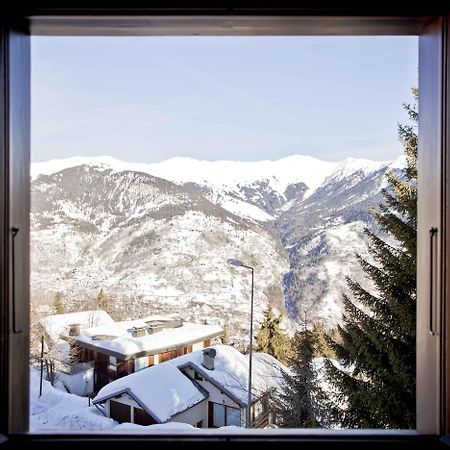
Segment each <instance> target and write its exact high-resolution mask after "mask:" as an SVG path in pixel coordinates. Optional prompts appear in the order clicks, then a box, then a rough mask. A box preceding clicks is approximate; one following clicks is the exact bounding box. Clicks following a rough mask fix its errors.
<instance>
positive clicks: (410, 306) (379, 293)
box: [326, 90, 418, 428]
mask: <svg viewBox="0 0 450 450" xmlns="http://www.w3.org/2000/svg"><path fill="white" fill-rule="evenodd" d="M413 93H414V97H415V100H416V102H415V104H414V105H412V106H411V105H409V104H407V105H404V107H405V109H406V111H407V112H408V114H409V117H410V119H411V120H412V121H413V125H399V126H398V134H399V139H400V141H401V143H402V145H403V147H404V152H405V155H406V168H405V169H404V170H403V173H402V175H401V176H399V175H397V174H395V173H392V172H391V173H389V174H388V175H387V178H388V182H389V187H388V189H385V190H384V191H383V195H384V198H385V202H386V203H385V204H384V205H380V206H379V208H378V209H377V210H374V211H372V213H373V215H374V217H375V219H376V221H377V223H378V225H379V226H380V228H381V230H382V231H383V232H384V233H385V239H383V238H382V237H379V236H377V235H376V234H375V233H373V232H371V231H369V230H366V235H367V236H368V241H369V246H368V248H369V252H370V254H371V255H372V257H373V260H374V262H373V263H371V262H369V261H367V260H364V259H363V258H361V257H360V256H357V258H358V260H359V262H360V264H361V266H362V268H363V270H364V272H365V274H366V275H367V277H368V278H369V279H370V280H371V281H372V282H373V284H374V285H375V287H376V291H375V292H369V291H367V290H366V289H364V288H363V287H362V286H361V284H360V283H358V282H356V281H354V280H351V279H348V280H347V281H348V285H349V288H350V291H351V293H352V296H353V297H354V299H355V300H356V302H355V301H353V300H352V299H351V298H350V297H349V296H346V295H344V306H345V315H344V322H343V326H342V327H339V328H338V330H339V337H340V339H339V341H338V340H334V341H333V342H332V345H333V347H334V349H335V352H336V355H337V358H338V360H339V361H340V362H341V363H343V364H344V366H346V367H347V370H346V371H344V370H340V369H338V368H336V367H335V366H333V364H331V362H330V361H328V363H327V365H326V367H327V375H328V377H329V380H330V383H331V385H332V386H333V387H334V388H335V390H336V399H337V401H338V402H340V406H336V407H335V408H334V415H335V418H336V419H337V420H338V422H339V423H340V424H341V425H342V426H346V427H360V428H415V420H416V412H415V401H416V398H415V390H416V378H415V372H416V364H415V362H416V228H417V219H416V203H417V134H416V131H415V129H416V126H415V124H417V122H418V114H417V110H416V104H417V90H415V91H414V92H413ZM387 238H390V242H392V241H395V242H396V244H394V243H392V244H389V243H388V242H387ZM361 305H362V306H364V307H365V309H364V310H363V309H362V307H361Z"/></svg>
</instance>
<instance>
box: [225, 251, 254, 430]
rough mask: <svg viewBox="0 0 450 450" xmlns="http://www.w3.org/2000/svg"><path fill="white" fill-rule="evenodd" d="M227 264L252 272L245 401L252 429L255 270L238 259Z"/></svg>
mask: <svg viewBox="0 0 450 450" xmlns="http://www.w3.org/2000/svg"><path fill="white" fill-rule="evenodd" d="M227 263H228V264H231V265H232V266H237V267H245V268H246V269H250V270H251V271H252V290H251V301H250V346H249V353H248V400H247V428H251V427H252V420H251V418H252V414H251V410H252V407H251V405H252V353H253V287H254V273H255V269H254V268H253V267H251V266H247V265H246V264H244V263H243V262H242V261H240V260H239V259H228V260H227Z"/></svg>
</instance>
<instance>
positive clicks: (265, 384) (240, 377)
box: [94, 345, 287, 422]
mask: <svg viewBox="0 0 450 450" xmlns="http://www.w3.org/2000/svg"><path fill="white" fill-rule="evenodd" d="M212 348H214V349H215V350H216V357H215V364H214V366H215V368H214V370H208V369H206V368H205V367H203V365H202V361H203V351H202V350H199V351H196V352H193V353H189V354H187V355H184V356H180V357H178V358H175V359H172V360H170V361H166V362H164V363H161V364H158V365H156V366H152V367H148V368H147V369H143V370H141V371H139V372H136V373H134V374H131V375H127V376H125V377H123V378H120V379H119V380H116V381H113V382H112V383H110V384H108V385H106V386H105V387H104V388H102V389H101V390H100V392H99V393H98V395H97V397H95V399H94V404H97V403H101V402H104V401H106V400H107V399H108V398H111V397H114V396H116V395H119V394H120V393H124V392H127V393H128V394H129V395H131V396H132V397H133V398H135V400H136V401H137V402H138V403H140V404H141V406H142V407H143V408H145V409H146V410H147V411H148V412H149V413H150V414H151V415H152V416H153V417H154V418H155V419H157V420H159V421H160V422H164V421H166V420H168V419H169V418H170V417H171V416H173V415H174V414H177V413H178V412H181V411H184V410H185V409H187V408H189V407H190V406H193V405H194V404H196V403H198V402H199V401H201V400H202V399H204V398H206V397H205V395H204V394H203V393H202V392H201V391H200V390H199V389H198V388H197V387H196V386H195V384H194V383H193V382H192V381H191V380H190V379H189V378H187V377H186V376H185V375H183V374H182V372H181V369H183V368H186V367H192V368H193V369H195V370H197V372H199V373H201V374H202V376H203V377H204V378H205V379H207V380H208V381H210V382H211V383H213V384H214V385H216V386H217V387H219V389H220V390H222V391H223V392H224V393H225V394H227V395H228V396H229V397H230V398H232V399H233V400H235V401H236V402H237V403H238V404H239V405H240V406H241V407H243V406H245V405H246V404H247V400H248V398H247V396H248V390H247V386H248V355H243V354H242V353H240V352H239V351H237V350H236V349H235V348H233V347H229V346H227V345H216V346H214V347H212ZM283 370H287V369H286V367H285V366H284V365H283V364H281V363H280V362H279V361H277V360H276V359H275V358H273V357H272V356H270V355H268V354H266V353H253V366H252V401H254V400H256V399H257V398H258V397H260V396H261V395H262V394H264V393H265V392H267V391H270V390H272V389H277V388H280V387H281V386H282V383H283V376H282V372H283ZM203 387H204V388H205V389H207V387H206V386H204V385H203Z"/></svg>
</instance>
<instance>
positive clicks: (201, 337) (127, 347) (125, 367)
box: [60, 316, 223, 392]
mask: <svg viewBox="0 0 450 450" xmlns="http://www.w3.org/2000/svg"><path fill="white" fill-rule="evenodd" d="M222 334H223V329H222V328H221V327H220V326H217V325H204V324H195V323H187V322H183V321H181V320H180V319H174V318H171V317H165V316H151V317H146V318H143V319H139V320H126V321H121V322H112V323H107V324H103V325H99V326H95V327H91V328H84V327H82V326H80V325H79V324H76V323H73V324H72V325H71V326H70V327H69V328H68V329H66V330H65V331H64V332H63V333H61V334H60V337H61V338H62V339H64V340H66V341H67V342H69V344H70V346H71V352H70V354H71V357H72V364H85V363H90V362H95V367H94V386H93V391H94V392H98V391H99V390H100V389H101V388H102V387H103V386H105V385H106V384H108V383H110V382H111V381H114V380H116V379H118V378H121V377H124V376H126V375H129V374H132V373H134V372H138V371H139V370H141V369H145V368H146V367H149V366H153V365H156V364H159V363H162V362H165V361H168V360H171V359H173V358H176V357H177V356H181V355H186V354H188V353H191V352H193V351H196V350H200V349H203V348H205V347H208V346H209V345H211V340H212V339H214V338H217V337H219V336H220V335H222Z"/></svg>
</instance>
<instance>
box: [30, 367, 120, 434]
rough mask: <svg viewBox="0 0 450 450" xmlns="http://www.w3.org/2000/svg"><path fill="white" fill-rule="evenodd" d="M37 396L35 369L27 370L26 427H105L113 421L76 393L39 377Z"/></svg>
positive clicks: (49, 428)
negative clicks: (28, 387)
mask: <svg viewBox="0 0 450 450" xmlns="http://www.w3.org/2000/svg"><path fill="white" fill-rule="evenodd" d="M42 387H43V389H42V397H39V371H37V370H35V369H31V370H30V431H48V432H50V431H102V430H104V431H107V430H112V429H113V428H114V427H115V425H116V422H114V420H112V419H109V418H107V417H105V416H104V415H103V414H102V413H101V412H100V411H99V410H98V409H97V408H96V407H94V406H89V404H88V401H89V400H88V398H87V397H79V396H77V395H73V394H69V393H67V392H65V391H62V390H60V389H57V388H55V387H53V386H52V385H51V384H50V383H49V382H48V381H46V380H43V386H42Z"/></svg>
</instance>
